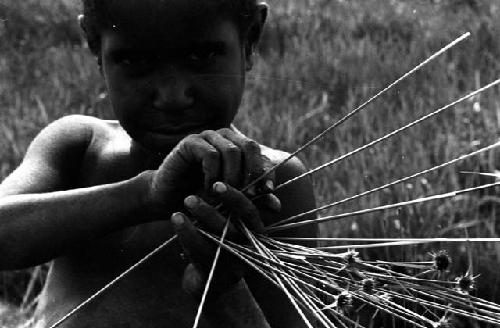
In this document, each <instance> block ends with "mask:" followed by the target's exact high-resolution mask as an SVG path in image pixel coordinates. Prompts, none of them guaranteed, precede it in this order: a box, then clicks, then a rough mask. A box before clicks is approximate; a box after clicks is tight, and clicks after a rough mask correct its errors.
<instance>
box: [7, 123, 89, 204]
mask: <svg viewBox="0 0 500 328" xmlns="http://www.w3.org/2000/svg"><path fill="white" fill-rule="evenodd" d="M91 126H92V125H91V118H89V117H85V116H80V115H72V116H66V117H63V118H61V119H59V120H57V121H54V122H53V123H51V124H49V125H48V126H47V127H46V128H44V129H43V130H42V131H41V132H40V133H39V134H38V135H37V136H36V138H35V139H34V140H33V141H32V143H31V144H30V146H29V147H28V150H27V151H26V155H25V157H24V159H23V161H22V162H21V164H20V165H19V166H18V167H17V169H15V170H14V172H12V173H11V174H10V175H9V176H8V177H7V178H6V179H5V180H4V181H3V182H2V183H1V184H0V197H4V196H8V195H19V194H29V193H43V192H50V191H55V190H63V189H67V188H69V186H70V185H71V183H72V179H74V176H75V173H76V170H77V169H78V168H79V163H80V162H81V160H82V158H83V156H84V155H85V152H86V149H87V147H88V146H89V144H90V141H91V139H92V128H91Z"/></svg>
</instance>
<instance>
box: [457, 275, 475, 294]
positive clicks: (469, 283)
mask: <svg viewBox="0 0 500 328" xmlns="http://www.w3.org/2000/svg"><path fill="white" fill-rule="evenodd" d="M476 278H477V276H476V277H474V276H473V275H472V274H470V273H469V272H467V273H466V274H464V275H463V276H460V277H457V278H455V282H456V284H457V286H456V288H457V289H458V291H460V292H462V293H464V294H468V293H470V292H471V291H472V290H473V289H474V287H475V279H476Z"/></svg>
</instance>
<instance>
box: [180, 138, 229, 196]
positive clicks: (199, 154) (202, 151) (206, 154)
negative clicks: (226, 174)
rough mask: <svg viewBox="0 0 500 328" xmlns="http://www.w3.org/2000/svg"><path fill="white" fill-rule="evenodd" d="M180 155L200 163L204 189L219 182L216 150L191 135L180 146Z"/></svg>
mask: <svg viewBox="0 0 500 328" xmlns="http://www.w3.org/2000/svg"><path fill="white" fill-rule="evenodd" d="M180 151H181V154H182V155H184V156H186V157H187V158H188V159H191V160H194V161H196V162H199V163H201V168H202V171H203V175H204V182H205V189H209V188H210V186H211V185H212V184H213V183H214V182H215V181H218V180H220V167H221V165H220V157H219V152H218V151H217V149H216V148H215V147H214V146H212V145H211V144H209V143H208V142H207V141H206V140H204V139H203V138H201V137H199V136H197V135H193V136H190V137H187V138H185V139H184V141H183V143H182V144H181V146H180Z"/></svg>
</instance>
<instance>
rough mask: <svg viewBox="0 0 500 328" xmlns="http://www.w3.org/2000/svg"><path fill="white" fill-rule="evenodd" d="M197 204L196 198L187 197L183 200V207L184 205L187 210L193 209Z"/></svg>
mask: <svg viewBox="0 0 500 328" xmlns="http://www.w3.org/2000/svg"><path fill="white" fill-rule="evenodd" d="M197 204H198V197H196V196H193V195H191V196H188V197H186V199H184V205H186V206H187V207H189V208H193V207H195V206H196V205H197Z"/></svg>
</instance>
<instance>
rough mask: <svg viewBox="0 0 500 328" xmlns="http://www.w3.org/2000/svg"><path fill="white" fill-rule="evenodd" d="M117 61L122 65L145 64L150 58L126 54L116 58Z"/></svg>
mask: <svg viewBox="0 0 500 328" xmlns="http://www.w3.org/2000/svg"><path fill="white" fill-rule="evenodd" d="M117 63H118V64H120V65H123V66H130V67H132V66H145V65H148V64H149V63H150V59H149V58H146V57H139V56H126V57H122V58H119V59H117Z"/></svg>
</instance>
